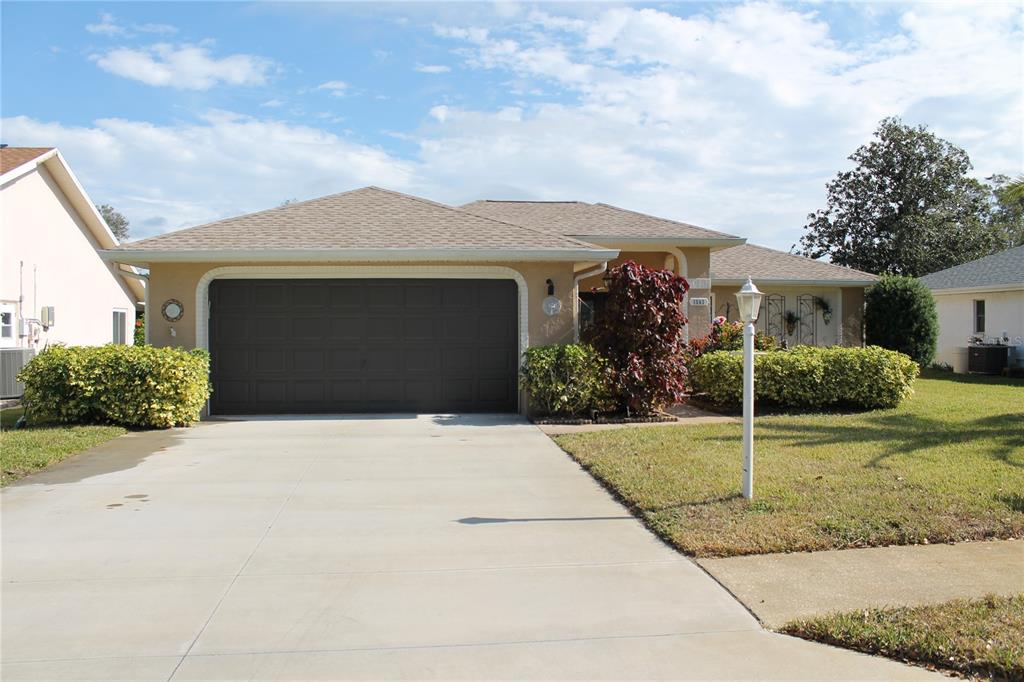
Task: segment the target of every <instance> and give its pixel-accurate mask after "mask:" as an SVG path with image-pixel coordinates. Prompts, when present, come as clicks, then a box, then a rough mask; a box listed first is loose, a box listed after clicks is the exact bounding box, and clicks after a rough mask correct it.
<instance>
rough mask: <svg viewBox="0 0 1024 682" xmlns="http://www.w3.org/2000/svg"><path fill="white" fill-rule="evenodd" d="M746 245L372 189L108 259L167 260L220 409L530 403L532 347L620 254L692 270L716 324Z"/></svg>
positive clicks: (158, 275) (557, 209) (692, 311)
mask: <svg viewBox="0 0 1024 682" xmlns="http://www.w3.org/2000/svg"><path fill="white" fill-rule="evenodd" d="M743 242H744V240H743V239H742V238H740V237H736V236H733V235H729V234H724V233H721V232H716V231H714V230H709V229H705V228H702V227H698V226H695V225H690V224H687V223H682V222H677V221H673V220H666V219H662V218H656V217H653V216H649V215H644V214H642V213H636V212H634V211H629V210H625V209H622V208H617V207H614V206H609V205H607V204H590V203H584V202H536V201H478V202H473V203H471V204H467V205H465V206H462V207H458V208H457V207H453V206H447V205H444V204H439V203H436V202H433V201H428V200H426V199H420V198H417V197H413V196H409V195H406V194H400V193H398V192H392V191H389V190H384V189H380V188H376V187H367V188H363V189H359V190H354V191H351V192H344V193H341V194H335V195H331V196H327V197H322V198H319V199H313V200H311V201H305V202H299V203H294V204H289V205H286V206H282V207H278V208H274V209H270V210H267V211H262V212H259V213H253V214H249V215H243V216H239V217H235V218H229V219H226V220H221V221H218V222H214V223H210V224H207V225H201V226H198V227H194V228H190V229H186V230H179V231H177V232H171V233H168V234H164V235H161V236H158V237H153V238H150V239H145V240H142V241H138V242H134V243H129V244H124V245H121V246H119V247H117V248H112V249H108V250H106V251H104V253H103V256H104V258H106V259H108V260H109V261H110V262H113V263H120V264H125V265H136V266H145V267H148V268H149V304H150V306H151V310H152V312H151V314H150V320H149V324H148V325H147V333H148V334H149V340H150V342H151V343H153V344H155V345H158V346H168V345H174V346H185V347H197V348H205V349H209V351H210V353H211V363H212V364H211V379H212V382H213V388H214V392H213V397H212V399H211V404H210V408H211V411H212V412H213V413H220V414H231V413H234V414H240V413H273V412H292V413H295V412H346V411H358V412H372V411H432V412H437V411H447V412H465V411H516V410H520V409H522V407H523V396H522V394H521V392H520V391H519V388H518V369H519V363H520V357H521V355H522V353H523V351H524V350H525V349H526V348H527V347H528V346H534V345H544V344H552V343H566V342H571V341H573V340H575V339H577V338H578V337H579V331H580V324H581V317H585V315H586V314H587V313H588V311H593V310H595V309H597V308H599V307H600V297H601V296H602V295H603V289H604V282H603V281H602V275H603V274H604V272H605V271H606V269H607V268H608V267H614V266H615V265H616V264H618V263H620V262H622V261H624V260H626V259H633V260H637V261H640V262H642V263H644V264H646V265H649V266H651V267H655V268H668V269H671V270H673V271H674V272H676V273H678V274H681V275H684V276H685V277H686V278H687V279H688V280H689V282H690V285H691V289H690V292H689V296H688V300H687V301H686V302H685V303H684V305H686V306H687V310H686V312H687V314H688V316H689V318H690V320H691V324H690V328H692V329H694V330H700V333H704V332H705V330H707V329H708V325H709V323H710V320H711V314H712V310H711V306H710V299H711V294H712V288H711V285H712V272H711V264H712V256H713V254H714V253H716V252H717V251H719V250H721V249H727V248H729V247H733V246H737V245H740V244H743ZM581 293H582V298H583V299H584V304H585V305H583V306H582V307H581V306H580V305H579V303H580V298H581ZM581 312H582V315H581Z"/></svg>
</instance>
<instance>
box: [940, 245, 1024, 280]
mask: <svg viewBox="0 0 1024 682" xmlns="http://www.w3.org/2000/svg"><path fill="white" fill-rule="evenodd" d="M921 282H923V283H924V284H925V286H927V287H928V288H929V289H932V290H936V289H980V288H991V287H999V288H1003V287H1007V288H1013V287H1020V286H1024V246H1016V247H1014V248H1012V249H1007V250H1005V251H1000V252H999V253H993V254H992V255H991V256H985V257H984V258H979V259H978V260H972V261H971V262H969V263H963V264H962V265H954V266H953V267H951V268H946V269H945V270H939V271H938V272H933V273H932V274H930V275H925V276H924V277H922V278H921Z"/></svg>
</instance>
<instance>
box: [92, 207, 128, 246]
mask: <svg viewBox="0 0 1024 682" xmlns="http://www.w3.org/2000/svg"><path fill="white" fill-rule="evenodd" d="M96 210H97V211H99V212H100V215H101V216H103V219H104V220H106V221H107V225H108V226H109V227H110V231H111V232H113V233H114V236H115V237H117V240H118V241H119V242H123V241H125V240H126V239H128V228H129V224H128V219H127V218H125V217H124V216H123V215H122V214H121V212H120V211H118V210H117V209H116V208H114V207H113V206H111V205H110V204H100V205H99V206H97V207H96Z"/></svg>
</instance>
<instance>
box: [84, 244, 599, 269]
mask: <svg viewBox="0 0 1024 682" xmlns="http://www.w3.org/2000/svg"><path fill="white" fill-rule="evenodd" d="M100 255H101V256H102V257H103V259H104V260H108V261H112V262H117V263H125V264H131V265H144V266H145V265H149V264H151V263H295V262H300V263H302V262H306V263H332V262H364V263H409V262H449V261H451V262H474V261H482V262H494V263H503V262H504V263H508V262H523V261H536V262H554V261H605V260H611V259H613V258H615V257H616V256H618V255H619V252H618V250H617V249H419V248H416V249H406V248H384V249H184V250H169V249H168V250H160V249H109V250H106V251H101V252H100Z"/></svg>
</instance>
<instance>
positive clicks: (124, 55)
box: [93, 43, 274, 90]
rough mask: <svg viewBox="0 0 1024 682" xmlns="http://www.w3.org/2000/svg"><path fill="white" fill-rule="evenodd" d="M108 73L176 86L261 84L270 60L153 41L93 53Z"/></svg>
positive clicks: (199, 87) (187, 88)
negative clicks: (225, 55)
mask: <svg viewBox="0 0 1024 682" xmlns="http://www.w3.org/2000/svg"><path fill="white" fill-rule="evenodd" d="M93 59H94V60H95V61H96V64H97V65H98V66H99V67H100V68H101V69H103V70H104V71H108V72H109V73H113V74H115V75H118V76H122V77H124V78H131V79H133V80H137V81H141V82H142V83H145V84H147V85H154V86H163V87H172V88H177V89H180V90H209V89H210V88H212V87H213V86H214V85H217V84H218V83H225V84H228V85H262V84H263V83H265V82H266V79H267V74H268V72H270V71H271V70H272V69H273V68H274V62H272V61H271V60H269V59H266V58H264V57H257V56H255V55H250V54H233V55H229V56H227V57H221V58H216V57H213V56H212V55H211V54H210V51H209V49H207V48H206V47H204V46H202V45H190V44H183V45H177V46H175V45H171V44H169V43H157V44H155V45H150V46H149V47H143V48H137V49H135V48H126V47H122V48H117V49H113V50H109V51H108V52H106V53H104V54H101V55H94V56H93Z"/></svg>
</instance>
